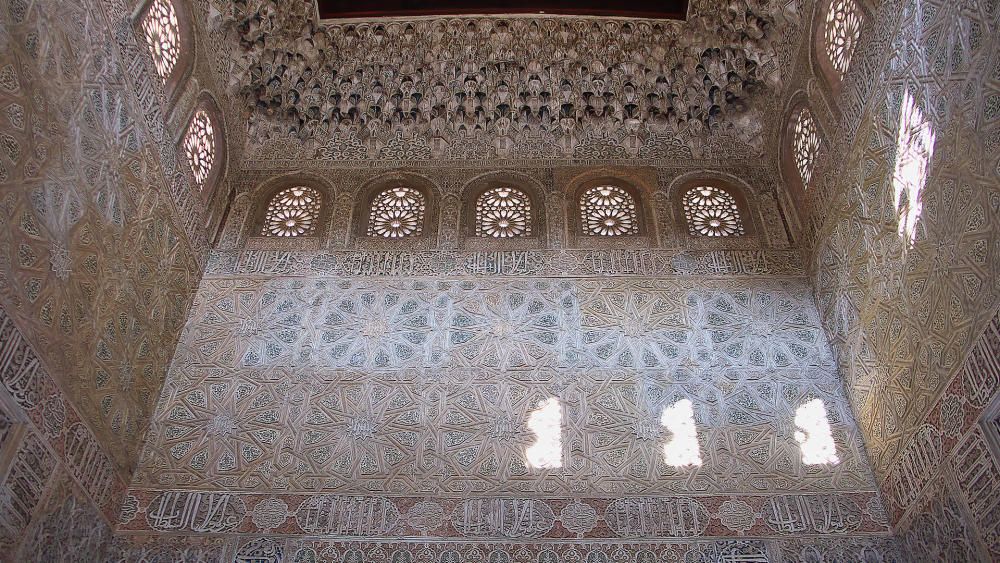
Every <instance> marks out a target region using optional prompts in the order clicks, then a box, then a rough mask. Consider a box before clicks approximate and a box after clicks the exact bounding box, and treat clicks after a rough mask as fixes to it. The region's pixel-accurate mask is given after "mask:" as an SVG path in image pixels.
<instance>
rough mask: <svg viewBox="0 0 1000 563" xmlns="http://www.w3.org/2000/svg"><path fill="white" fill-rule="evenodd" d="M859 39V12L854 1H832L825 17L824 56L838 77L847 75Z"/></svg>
mask: <svg viewBox="0 0 1000 563" xmlns="http://www.w3.org/2000/svg"><path fill="white" fill-rule="evenodd" d="M860 37H861V10H860V9H859V8H858V5H857V4H856V3H855V2H854V0H834V1H833V2H832V3H831V4H830V10H829V11H828V12H827V15H826V29H825V33H824V37H823V39H824V41H825V43H826V56H827V58H828V59H829V60H830V64H831V65H832V66H833V68H834V70H836V71H837V73H838V74H840V76H843V75H844V74H846V73H847V69H848V68H850V66H851V57H852V56H853V55H854V49H855V48H856V47H857V44H858V39H859V38H860Z"/></svg>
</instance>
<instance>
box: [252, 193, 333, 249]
mask: <svg viewBox="0 0 1000 563" xmlns="http://www.w3.org/2000/svg"><path fill="white" fill-rule="evenodd" d="M319 209H320V203H319V192H317V191H316V190H314V189H312V188H307V187H305V186H296V187H294V188H286V189H284V190H281V191H280V192H278V193H277V194H275V196H274V197H272V198H271V201H269V202H268V204H267V212H266V215H265V216H264V227H263V229H262V230H261V234H262V235H264V236H268V237H298V236H304V235H311V234H312V233H313V232H314V231H315V230H316V220H317V219H318V218H319Z"/></svg>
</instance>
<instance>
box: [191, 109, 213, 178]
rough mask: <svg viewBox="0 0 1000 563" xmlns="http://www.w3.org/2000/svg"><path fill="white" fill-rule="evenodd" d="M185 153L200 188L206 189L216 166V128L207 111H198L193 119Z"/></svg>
mask: <svg viewBox="0 0 1000 563" xmlns="http://www.w3.org/2000/svg"><path fill="white" fill-rule="evenodd" d="M184 153H185V154H186V155H187V159H188V164H189V165H190V166H191V173H192V174H194V181H195V183H196V184H197V185H198V188H199V189H201V188H204V187H205V181H206V180H208V176H209V174H211V173H212V166H213V165H214V164H215V128H214V127H213V126H212V119H211V118H210V117H209V116H208V113H207V112H205V110H198V113H196V114H194V118H192V119H191V125H189V126H188V131H187V135H186V136H185V137H184Z"/></svg>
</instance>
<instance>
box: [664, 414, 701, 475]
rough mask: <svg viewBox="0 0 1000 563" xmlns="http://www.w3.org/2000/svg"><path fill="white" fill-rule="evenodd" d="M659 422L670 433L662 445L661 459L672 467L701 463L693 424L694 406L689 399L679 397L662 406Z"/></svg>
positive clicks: (696, 431)
mask: <svg viewBox="0 0 1000 563" xmlns="http://www.w3.org/2000/svg"><path fill="white" fill-rule="evenodd" d="M660 424H662V425H663V426H665V427H666V428H667V430H669V431H670V432H671V434H672V436H671V438H670V441H669V442H667V443H666V445H664V446H663V460H664V461H665V462H667V463H668V464H670V465H673V466H674V467H685V466H690V465H694V466H699V465H701V446H699V445H698V428H697V427H696V426H695V424H694V407H693V406H692V405H691V401H690V400H689V399H681V400H680V401H677V402H676V403H674V404H673V405H671V406H669V407H664V409H663V415H662V416H660Z"/></svg>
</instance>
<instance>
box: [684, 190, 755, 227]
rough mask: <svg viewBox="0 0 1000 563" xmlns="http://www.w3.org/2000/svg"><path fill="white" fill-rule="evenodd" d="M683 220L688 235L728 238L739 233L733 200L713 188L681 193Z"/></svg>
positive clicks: (727, 194)
mask: <svg viewBox="0 0 1000 563" xmlns="http://www.w3.org/2000/svg"><path fill="white" fill-rule="evenodd" d="M684 218H685V219H687V223H688V231H689V232H690V233H691V234H692V235H696V236H699V235H700V236H706V237H728V236H739V235H742V234H743V221H742V220H741V219H740V210H739V208H738V207H737V206H736V200H735V199H733V196H732V195H730V193H729V192H727V191H726V190H723V189H721V188H717V187H715V186H699V187H696V188H691V189H690V190H688V191H687V193H685V194H684Z"/></svg>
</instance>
